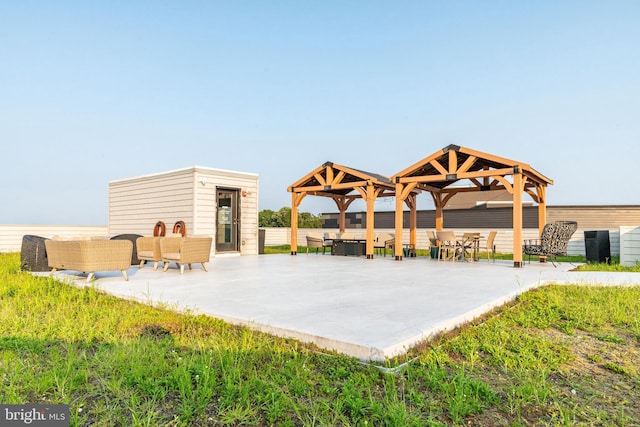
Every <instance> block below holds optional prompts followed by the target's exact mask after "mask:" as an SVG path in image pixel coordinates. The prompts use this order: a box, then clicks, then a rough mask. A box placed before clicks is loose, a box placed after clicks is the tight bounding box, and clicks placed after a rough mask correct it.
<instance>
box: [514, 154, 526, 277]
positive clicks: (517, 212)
mask: <svg viewBox="0 0 640 427" xmlns="http://www.w3.org/2000/svg"><path fill="white" fill-rule="evenodd" d="M522 184H523V181H522V172H521V171H520V167H519V166H514V168H513V266H514V267H522V265H523V264H522V192H523V190H524V189H523V187H522Z"/></svg>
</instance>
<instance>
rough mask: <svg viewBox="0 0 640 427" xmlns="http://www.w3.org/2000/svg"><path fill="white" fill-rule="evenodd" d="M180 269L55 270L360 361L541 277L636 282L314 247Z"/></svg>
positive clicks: (476, 311)
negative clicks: (314, 250) (91, 276)
mask: <svg viewBox="0 0 640 427" xmlns="http://www.w3.org/2000/svg"><path fill="white" fill-rule="evenodd" d="M207 266H208V270H209V272H205V271H204V270H203V269H202V267H201V266H200V265H194V266H193V267H194V269H193V270H191V271H189V270H185V273H184V274H183V275H180V273H179V270H177V269H176V267H175V265H174V264H172V265H171V267H170V269H169V270H168V271H167V272H163V271H162V269H161V268H159V269H158V270H157V271H154V270H153V266H149V265H145V266H144V268H142V269H138V267H131V268H130V269H129V270H128V271H127V274H128V275H129V280H128V281H125V280H124V279H123V277H122V276H121V274H120V272H118V271H113V272H98V273H96V275H95V276H96V279H97V280H96V281H95V283H93V284H88V285H87V284H86V283H85V281H84V277H83V276H82V275H73V274H69V273H71V272H58V273H56V274H55V277H57V278H59V279H62V280H67V281H70V282H72V283H74V284H76V285H78V286H96V287H97V288H99V289H101V290H103V291H105V292H107V293H109V294H112V295H115V296H118V297H122V298H127V299H134V300H137V301H140V302H144V303H160V302H162V303H166V304H169V305H171V306H173V307H176V308H177V309H190V310H193V311H194V312H196V313H199V314H206V315H209V316H212V317H216V318H220V319H223V320H226V321H228V322H230V323H233V324H237V325H247V326H250V327H251V328H254V329H257V330H260V331H263V332H268V333H271V334H274V335H279V336H286V337H291V338H296V339H299V340H301V341H305V342H313V343H315V344H317V345H318V346H320V347H322V348H328V349H333V350H337V351H339V352H341V353H344V354H347V355H350V356H353V357H356V358H359V359H361V360H372V361H383V360H385V359H387V358H391V357H394V356H397V355H401V354H403V353H405V352H406V351H407V350H408V349H409V348H410V347H412V346H414V345H415V344H417V343H419V342H421V341H423V340H425V339H427V338H429V337H431V336H433V335H434V334H436V333H438V332H441V331H445V330H450V329H452V328H455V327H456V326H458V325H460V324H462V323H464V322H467V321H469V320H472V319H474V318H476V317H478V316H480V315H482V314H483V313H485V312H487V311H489V310H490V309H492V308H494V307H496V306H499V305H501V304H503V303H505V302H507V301H509V300H512V299H514V298H515V297H516V296H517V295H519V294H521V293H522V292H525V291H527V290H529V289H532V288H535V287H538V286H541V285H545V284H548V283H575V284H585V285H587V284H598V285H640V274H638V273H602V272H593V273H578V272H571V271H569V270H570V269H572V268H573V267H574V266H572V265H570V264H560V265H558V267H557V268H554V266H553V265H552V264H551V263H548V264H539V263H537V262H532V263H531V264H525V267H524V268H519V269H518V268H514V267H513V262H512V261H504V262H500V261H497V262H495V263H489V262H487V260H486V259H485V260H481V261H479V262H455V263H451V262H446V263H445V262H437V261H435V260H432V259H428V258H424V257H419V258H405V259H404V260H403V261H402V262H396V261H394V260H393V258H392V257H389V256H387V257H382V256H377V257H376V258H375V259H373V260H367V259H364V258H355V257H344V256H331V255H328V254H327V255H322V254H308V255H307V254H299V255H297V256H290V255H259V256H242V257H241V256H217V257H215V258H213V259H212V260H211V262H210V263H209V264H208V265H207Z"/></svg>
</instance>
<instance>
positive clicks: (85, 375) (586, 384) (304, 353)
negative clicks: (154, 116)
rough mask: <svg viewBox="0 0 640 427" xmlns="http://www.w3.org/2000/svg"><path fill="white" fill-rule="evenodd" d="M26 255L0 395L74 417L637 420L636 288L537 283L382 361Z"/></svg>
mask: <svg viewBox="0 0 640 427" xmlns="http://www.w3.org/2000/svg"><path fill="white" fill-rule="evenodd" d="M18 258H19V256H18V255H17V254H0V330H1V331H2V334H0V380H1V381H2V387H0V402H2V403H4V404H10V403H11V404H18V403H65V404H69V405H70V408H71V425H72V426H88V425H96V426H113V425H136V426H142V425H148V426H210V425H216V426H237V425H254V426H267V425H277V426H312V425H331V426H365V425H372V426H373V425H375V426H398V425H402V426H449V425H514V426H517V425H522V426H524V425H634V423H637V420H639V419H640V409H639V408H638V406H637V405H635V403H634V402H637V400H638V397H639V396H640V377H639V373H638V360H640V320H639V319H640V316H639V314H640V289H639V288H637V287H636V288H634V287H624V288H618V287H611V288H609V287H594V288H591V287H579V286H549V287H545V288H541V289H538V290H536V291H532V292H528V293H526V294H523V295H522V296H521V297H520V298H518V300H517V301H515V302H514V303H512V304H509V305H507V306H505V307H502V308H501V309H498V310H496V311H495V312H493V313H491V314H490V315H488V316H486V317H485V318H483V319H481V320H479V321H478V322H476V323H473V324H468V325H465V326H464V327H461V328H459V329H458V330H456V331H453V332H451V333H448V334H446V335H442V336H439V337H437V338H435V339H433V340H431V341H429V342H425V343H423V344H421V345H419V346H416V347H415V348H413V349H412V350H411V351H410V352H409V353H408V354H407V356H405V357H403V358H398V359H397V360H390V361H388V362H387V364H386V366H387V367H398V366H399V367H398V368H397V369H393V370H383V369H379V367H377V366H373V365H367V364H362V363H360V362H359V361H357V360H354V359H352V358H348V357H344V356H340V355H336V354H328V353H326V352H321V351H319V350H318V349H317V348H315V347H313V346H311V345H305V344H302V343H299V342H297V341H295V340H287V339H283V338H278V337H274V336H270V335H267V334H263V333H258V332H255V331H252V330H250V329H247V328H243V327H236V326H232V325H229V324H227V323H225V322H223V321H220V320H217V319H213V318H210V317H207V316H202V315H200V316H195V315H192V314H190V313H188V312H182V313H177V312H175V311H170V310H164V309H161V308H158V307H152V306H148V305H145V304H139V303H135V302H131V301H125V300H121V299H118V298H114V297H111V296H109V295H106V294H104V293H102V292H99V291H98V290H96V289H94V288H90V287H89V288H75V287H73V286H70V285H67V284H64V283H61V282H59V281H57V280H53V279H51V278H48V277H34V276H32V275H30V274H28V273H23V272H20V271H19V268H18V266H19V259H18ZM403 362H406V363H404V364H402V363H403ZM401 364H402V365H401ZM389 372H392V373H389Z"/></svg>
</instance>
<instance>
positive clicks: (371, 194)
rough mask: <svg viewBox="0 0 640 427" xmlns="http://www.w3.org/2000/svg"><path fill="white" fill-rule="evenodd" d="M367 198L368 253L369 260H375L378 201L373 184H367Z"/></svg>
mask: <svg viewBox="0 0 640 427" xmlns="http://www.w3.org/2000/svg"><path fill="white" fill-rule="evenodd" d="M366 198H367V236H366V237H367V246H366V253H367V259H373V255H374V254H373V253H374V249H373V239H374V234H375V228H374V227H375V221H374V215H375V210H374V202H375V201H376V189H375V187H374V186H373V184H372V183H371V182H368V183H367V190H366Z"/></svg>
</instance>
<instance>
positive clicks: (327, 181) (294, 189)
mask: <svg viewBox="0 0 640 427" xmlns="http://www.w3.org/2000/svg"><path fill="white" fill-rule="evenodd" d="M368 185H372V186H374V187H375V188H376V189H379V190H380V191H379V193H378V197H381V196H393V195H395V184H393V183H392V182H391V180H390V179H389V177H387V176H384V175H382V174H378V173H372V172H366V171H363V170H360V169H355V168H350V167H347V166H343V165H339V164H337V163H333V162H325V163H323V164H322V165H321V166H318V167H317V168H315V169H314V170H313V171H311V172H310V173H308V174H307V175H305V176H303V177H302V178H300V179H299V180H298V181H296V182H295V183H293V184H291V185H290V186H289V192H291V193H307V194H311V195H314V196H325V197H335V196H347V197H354V198H360V197H361V193H360V192H359V191H358V190H357V189H358V188H361V187H366V186H368Z"/></svg>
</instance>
